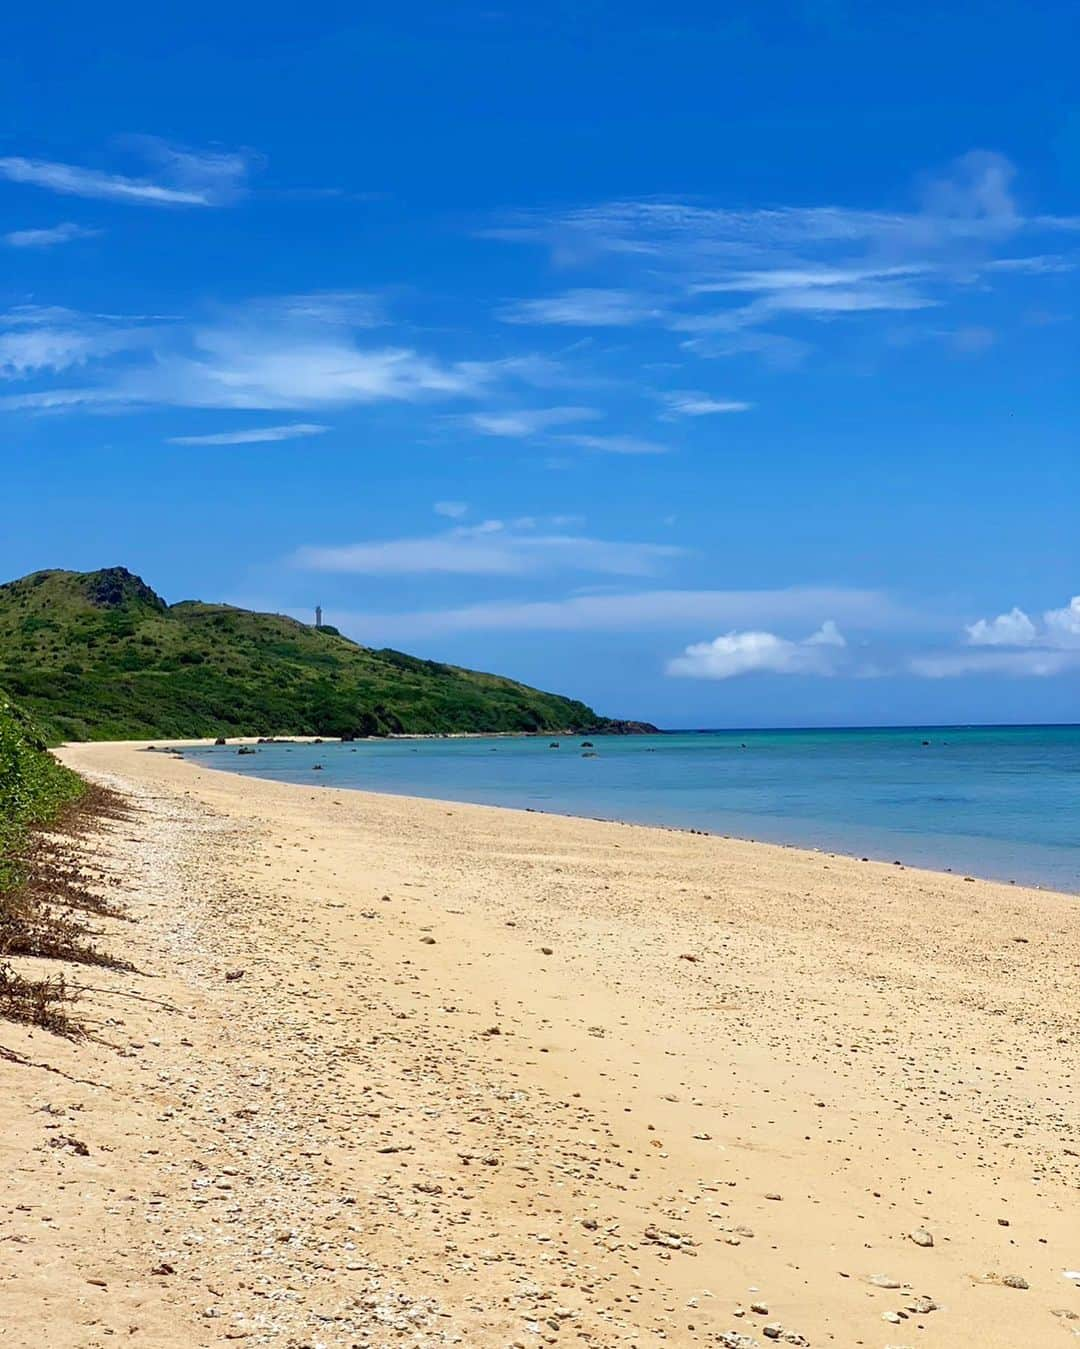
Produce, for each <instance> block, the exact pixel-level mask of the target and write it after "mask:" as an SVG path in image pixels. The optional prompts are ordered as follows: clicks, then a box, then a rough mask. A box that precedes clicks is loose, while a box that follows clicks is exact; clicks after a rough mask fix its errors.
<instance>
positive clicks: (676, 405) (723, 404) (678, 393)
mask: <svg viewBox="0 0 1080 1349" xmlns="http://www.w3.org/2000/svg"><path fill="white" fill-rule="evenodd" d="M658 397H659V398H660V400H661V402H663V403H665V404H666V405H667V412H666V413H665V414H664V416H665V417H709V416H712V415H713V414H715V413H718V412H749V411H750V409H751V408H752V407H753V406H754V405H753V403H744V402H741V401H738V400H736V399H725V398H713V397H712V396H711V395H710V394H707V393H695V392H693V391H692V390H686V389H674V390H671V391H670V392H666V393H661V394H659V395H658Z"/></svg>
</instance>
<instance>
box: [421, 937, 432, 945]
mask: <svg viewBox="0 0 1080 1349" xmlns="http://www.w3.org/2000/svg"><path fill="white" fill-rule="evenodd" d="M420 940H421V941H422V942H423V943H424V945H425V946H434V945H435V938H434V937H421V938H420Z"/></svg>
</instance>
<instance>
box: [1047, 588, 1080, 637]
mask: <svg viewBox="0 0 1080 1349" xmlns="http://www.w3.org/2000/svg"><path fill="white" fill-rule="evenodd" d="M1043 622H1044V623H1045V624H1046V636H1047V637H1048V639H1049V640H1050V642H1051V643H1052V644H1055V645H1059V646H1067V647H1073V646H1080V595H1074V596H1073V597H1072V599H1071V600H1070V601H1069V603H1068V604H1067V605H1066V606H1065V608H1064V609H1047V611H1046V613H1045V614H1043Z"/></svg>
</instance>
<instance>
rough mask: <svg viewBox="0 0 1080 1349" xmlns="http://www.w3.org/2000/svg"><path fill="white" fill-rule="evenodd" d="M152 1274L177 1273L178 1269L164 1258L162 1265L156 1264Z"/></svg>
mask: <svg viewBox="0 0 1080 1349" xmlns="http://www.w3.org/2000/svg"><path fill="white" fill-rule="evenodd" d="M150 1273H151V1274H175V1273H176V1270H175V1269H174V1267H173V1266H172V1265H170V1264H169V1262H168V1261H167V1260H162V1262H161V1264H160V1265H155V1266H154V1268H153V1269H152V1270H151V1271H150Z"/></svg>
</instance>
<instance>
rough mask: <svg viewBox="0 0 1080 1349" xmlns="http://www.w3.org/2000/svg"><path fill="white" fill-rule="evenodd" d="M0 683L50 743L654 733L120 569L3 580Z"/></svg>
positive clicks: (493, 678)
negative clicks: (173, 590) (206, 600)
mask: <svg viewBox="0 0 1080 1349" xmlns="http://www.w3.org/2000/svg"><path fill="white" fill-rule="evenodd" d="M0 687H2V688H5V689H7V690H8V691H9V692H10V693H11V695H12V696H13V697H15V698H16V699H17V700H18V701H19V702H20V703H21V704H22V706H23V707H24V708H26V709H27V710H28V711H29V712H31V713H32V714H33V715H34V717H35V718H36V719H37V721H38V723H39V724H40V725H41V727H42V730H43V732H44V733H45V735H46V736H48V737H49V738H50V739H52V740H107V739H145V738H157V737H161V738H165V737H175V738H180V737H190V736H210V735H213V736H217V735H245V734H246V735H256V734H258V735H326V736H340V735H385V734H388V733H393V732H416V733H439V732H444V731H567V732H585V733H588V732H592V733H603V732H604V731H629V730H644V729H651V728H646V727H644V726H641V725H637V724H634V723H623V722H615V721H610V720H608V719H607V718H603V717H598V716H597V715H596V713H595V712H593V710H592V709H591V708H590V707H587V706H586V705H585V704H584V703H580V702H576V701H573V700H571V699H569V698H561V697H559V696H557V695H556V694H553V693H543V692H541V691H540V690H538V689H533V688H529V687H528V686H527V685H525V684H518V683H515V682H514V681H513V680H511V679H503V678H500V677H499V676H497V675H490V674H480V673H477V672H476V671H474V670H463V669H458V668H457V667H456V666H452V665H442V664H439V663H438V662H436V661H427V660H418V659H417V658H416V657H414V656H406V655H404V654H402V653H401V652H399V651H391V650H372V649H369V648H367V647H363V646H359V645H357V644H356V643H355V642H352V641H349V639H348V638H345V637H342V636H341V635H340V634H339V633H338V632H337V631H336V629H333V628H329V627H321V628H314V627H309V626H307V625H306V624H303V623H298V622H296V620H295V619H292V618H285V617H283V616H281V615H279V614H257V613H252V612H250V611H249V610H247V609H235V608H232V607H231V606H229V605H226V604H203V603H200V602H198V601H194V600H187V601H184V602H183V603H180V604H172V605H169V604H166V603H165V601H164V600H163V599H161V597H160V596H158V595H156V594H155V593H154V592H153V591H152V590H151V589H150V587H149V586H148V585H146V583H145V582H144V581H142V580H140V579H139V577H137V576H134V575H132V573H131V572H129V571H127V570H126V569H125V568H123V567H109V568H106V569H105V570H103V571H94V572H72V571H39V572H34V573H33V574H32V575H30V576H24V577H23V578H22V579H21V580H18V581H11V582H9V583H8V584H7V585H2V586H0Z"/></svg>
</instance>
